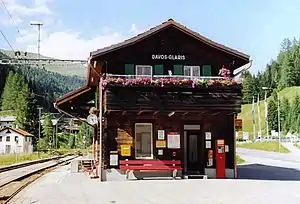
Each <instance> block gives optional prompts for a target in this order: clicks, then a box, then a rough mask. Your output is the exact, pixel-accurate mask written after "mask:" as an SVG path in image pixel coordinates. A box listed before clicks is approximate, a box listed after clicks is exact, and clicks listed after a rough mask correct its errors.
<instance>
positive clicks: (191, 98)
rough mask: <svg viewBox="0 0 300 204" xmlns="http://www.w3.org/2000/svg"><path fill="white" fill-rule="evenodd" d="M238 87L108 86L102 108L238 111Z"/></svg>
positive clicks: (109, 109)
mask: <svg viewBox="0 0 300 204" xmlns="http://www.w3.org/2000/svg"><path fill="white" fill-rule="evenodd" d="M241 103H242V94H241V89H240V88H236V89H234V88H219V89H213V88H205V89H193V88H189V89H184V88H147V87H145V88H141V87H136V88H135V87H108V88H107V89H106V90H105V107H104V109H105V110H106V111H135V112H138V111H164V112H167V111H177V112H186V111H192V112H199V111H202V110H206V111H232V112H236V113H238V112H240V111H241Z"/></svg>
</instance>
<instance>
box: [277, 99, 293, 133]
mask: <svg viewBox="0 0 300 204" xmlns="http://www.w3.org/2000/svg"><path fill="white" fill-rule="evenodd" d="M280 105H281V108H280V118H281V121H280V122H281V124H282V129H283V132H285V133H288V132H289V131H290V129H291V119H292V118H291V116H292V115H293V114H291V106H290V102H289V100H288V98H286V97H283V98H282V99H281V102H280Z"/></svg>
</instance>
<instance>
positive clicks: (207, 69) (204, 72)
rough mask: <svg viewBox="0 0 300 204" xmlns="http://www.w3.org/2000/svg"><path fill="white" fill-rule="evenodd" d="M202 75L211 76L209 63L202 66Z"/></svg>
mask: <svg viewBox="0 0 300 204" xmlns="http://www.w3.org/2000/svg"><path fill="white" fill-rule="evenodd" d="M202 75H203V76H211V65H203V66H202Z"/></svg>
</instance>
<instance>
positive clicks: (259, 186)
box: [11, 165, 300, 204]
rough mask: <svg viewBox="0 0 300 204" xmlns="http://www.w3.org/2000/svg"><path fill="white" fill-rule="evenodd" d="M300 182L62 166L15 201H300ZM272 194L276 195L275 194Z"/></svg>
mask: <svg viewBox="0 0 300 204" xmlns="http://www.w3.org/2000/svg"><path fill="white" fill-rule="evenodd" d="M299 188H300V182H299V181H258V180H230V179H228V180H214V179H207V180H203V179H199V180H142V181H108V182H102V183H100V182H99V180H97V179H90V178H89V177H88V176H86V175H85V174H84V173H70V165H67V166H64V167H61V168H59V169H57V170H55V171H53V172H51V173H49V174H46V175H44V176H43V177H42V178H40V179H39V180H37V181H36V182H34V183H33V184H31V185H30V186H28V187H27V188H26V189H24V191H23V192H21V193H20V194H19V195H17V197H15V198H14V199H13V200H12V202H11V203H22V204H29V203H35V204H38V203H42V204H50V203H51V204H53V203H64V204H68V203H70V204H77V203H78V204H79V203H80V204H83V203H101V204H110V203H116V204H118V203H122V204H127V203H128V204H140V203H145V204H146V203H151V204H155V203H157V204H161V203H164V204H168V203H172V204H177V203H178V204H179V203H180V204H186V203H202V204H206V203H216V204H218V203H222V204H240V203H243V204H256V203H266V204H267V203H272V204H276V203H278V204H279V203H280V204H282V203H283V202H286V203H289V204H293V203H299V200H300V194H299V192H298V189H299ZM271 195H272V196H271Z"/></svg>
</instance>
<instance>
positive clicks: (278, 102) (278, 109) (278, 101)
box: [276, 91, 280, 152]
mask: <svg viewBox="0 0 300 204" xmlns="http://www.w3.org/2000/svg"><path fill="white" fill-rule="evenodd" d="M276 93H277V111H278V152H280V98H279V93H278V91H276Z"/></svg>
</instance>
